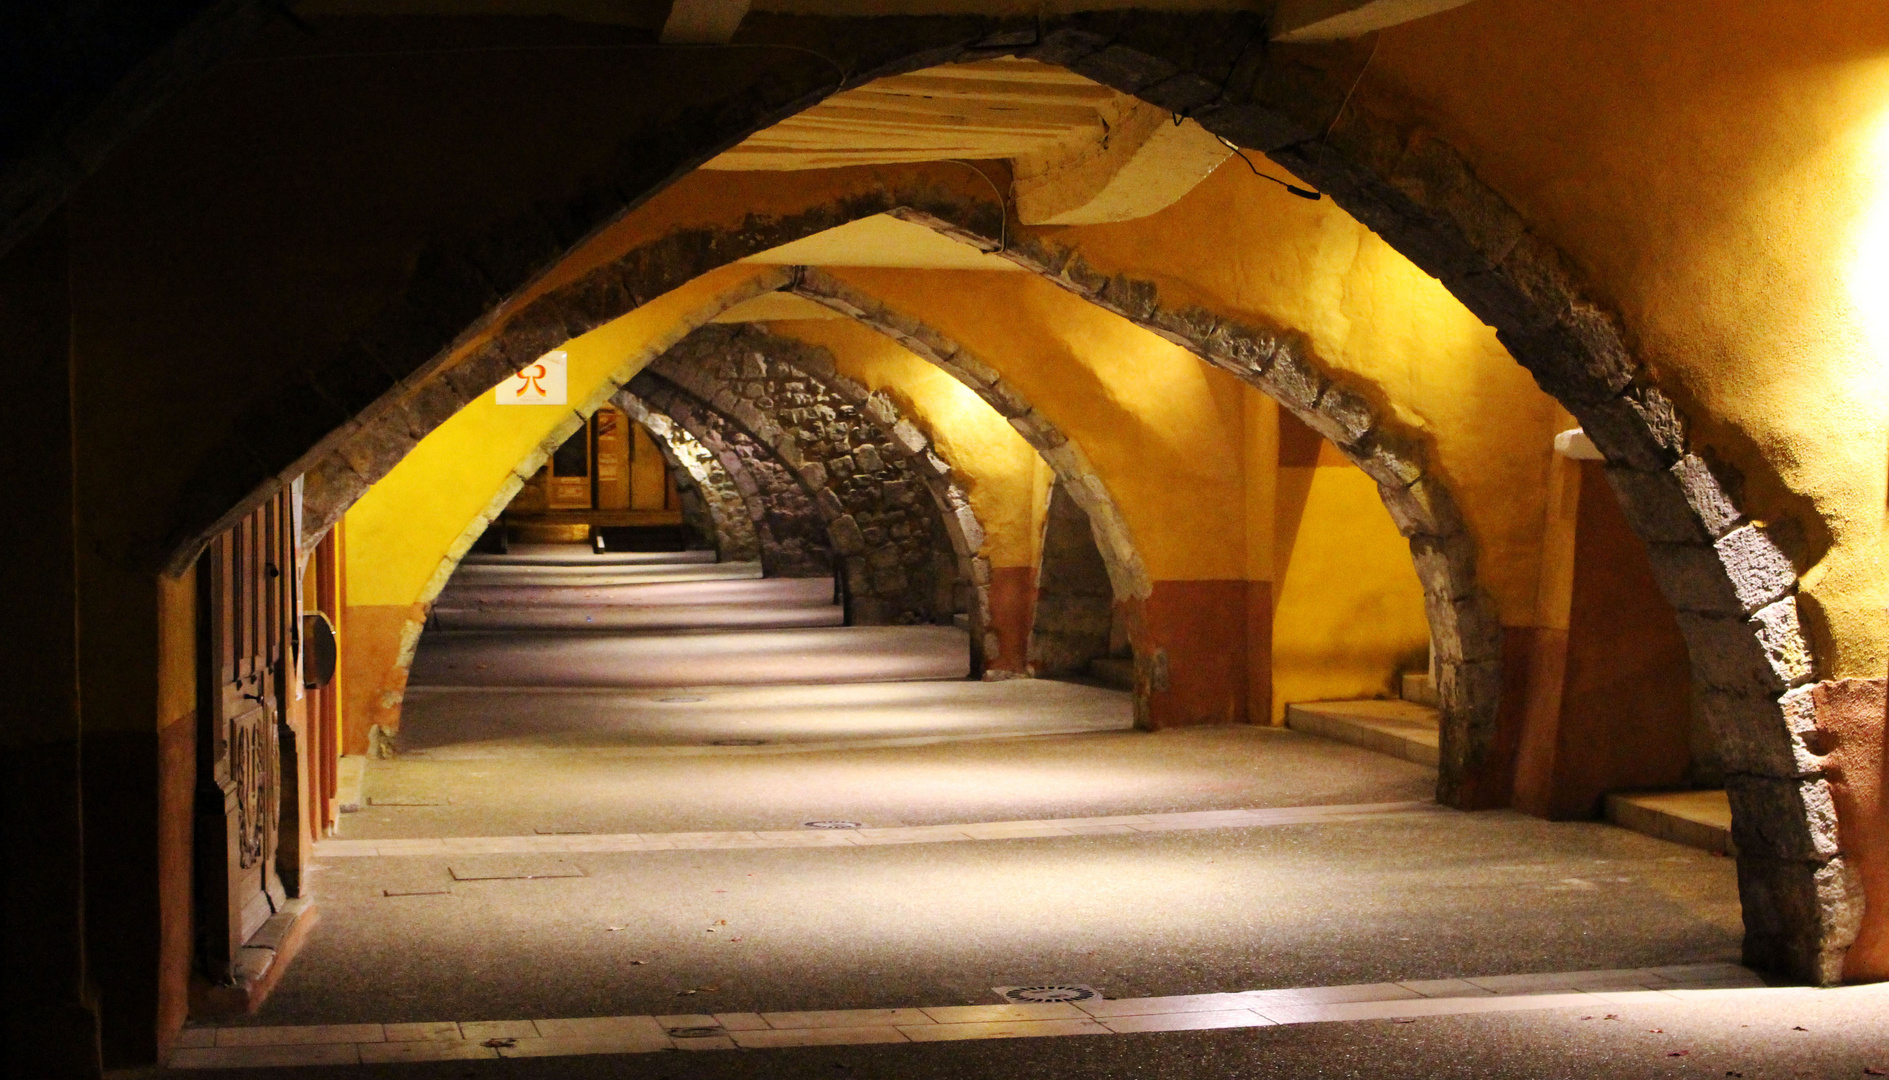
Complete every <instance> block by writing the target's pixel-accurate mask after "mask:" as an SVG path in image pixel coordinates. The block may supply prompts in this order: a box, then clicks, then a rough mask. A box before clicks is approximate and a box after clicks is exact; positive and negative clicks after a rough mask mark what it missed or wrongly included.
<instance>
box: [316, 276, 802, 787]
mask: <svg viewBox="0 0 1889 1080" xmlns="http://www.w3.org/2000/svg"><path fill="white" fill-rule="evenodd" d="M768 272H769V271H768V270H766V269H765V268H757V267H748V266H731V267H724V268H723V269H721V270H717V271H715V272H713V273H709V274H705V275H703V276H702V277H700V278H698V279H696V280H695V281H692V282H690V283H689V284H687V285H685V286H683V287H682V288H679V289H676V290H674V291H672V292H670V293H667V294H665V295H663V296H661V297H658V298H656V299H655V300H652V301H650V302H649V303H647V304H645V305H643V306H642V307H640V308H638V309H637V310H635V311H633V312H631V313H629V314H628V315H624V316H623V317H621V318H619V319H616V320H613V321H612V322H609V323H607V324H605V325H603V326H601V327H598V328H597V329H595V330H592V331H591V332H590V333H587V334H584V335H583V336H581V337H578V338H575V339H573V340H571V341H569V342H567V343H566V344H565V345H564V346H563V348H564V350H565V352H566V353H567V354H568V356H569V360H568V376H567V401H568V402H569V404H567V405H505V406H501V405H499V404H498V403H497V400H496V398H495V396H494V395H493V394H492V393H490V392H488V393H485V394H481V395H480V396H479V398H478V400H476V401H473V402H471V403H470V404H468V405H466V406H465V407H464V408H462V409H461V410H460V411H459V412H457V413H455V414H454V415H453V416H452V417H451V418H450V419H448V420H447V421H446V422H445V423H443V424H441V425H440V426H439V427H437V428H435V429H434V430H433V431H432V432H431V433H430V434H429V435H427V437H426V438H424V439H422V440H420V442H419V443H418V444H417V445H416V446H414V448H413V449H412V450H411V451H409V452H408V454H407V456H406V457H405V458H403V459H402V460H401V462H400V463H399V464H398V465H396V466H394V468H393V469H392V470H390V471H389V472H388V474H387V475H386V476H384V477H382V478H381V480H380V482H379V483H376V484H375V485H374V486H373V487H371V488H369V489H368V491H367V493H366V494H365V495H363V496H361V499H360V501H358V502H356V503H355V504H354V506H353V507H351V508H350V509H349V510H348V513H347V516H346V520H345V526H346V529H347V537H348V542H347V545H346V546H345V548H344V549H343V552H344V554H343V563H344V566H345V570H344V577H345V580H346V582H347V606H346V609H345V612H344V620H345V625H346V628H347V637H346V646H345V648H344V649H343V651H342V656H341V668H342V675H343V682H344V685H345V686H346V687H347V689H346V692H345V697H344V698H343V700H342V718H341V723H342V729H343V732H344V733H345V734H344V738H343V746H342V749H343V751H344V752H346V753H351V754H355V753H363V752H365V751H366V750H367V747H368V743H367V732H368V728H369V727H370V726H372V725H375V724H379V725H381V726H383V727H387V728H390V729H391V728H395V727H398V726H399V722H400V703H401V699H402V695H403V694H404V693H405V690H406V677H407V665H408V663H409V662H410V661H411V659H412V655H413V648H414V646H415V645H416V644H417V643H418V641H419V636H420V629H421V626H422V623H423V621H424V619H425V617H426V605H427V604H428V603H430V602H431V601H432V599H433V597H434V596H436V595H438V593H439V590H440V589H441V588H442V587H444V586H445V584H446V579H447V578H448V577H450V576H451V574H452V571H453V568H454V567H455V566H457V565H458V562H459V559H460V558H461V557H463V556H464V555H465V553H466V551H467V550H468V549H469V548H470V547H471V545H472V543H473V541H475V540H477V539H478V535H479V532H480V531H482V529H483V523H484V521H486V520H488V519H490V518H491V517H492V516H495V515H496V514H497V513H498V512H499V511H500V510H503V509H504V507H505V504H506V503H507V502H509V501H510V500H511V497H512V495H513V494H515V493H516V491H517V489H518V486H519V485H520V484H521V483H522V482H523V481H524V479H525V478H526V477H527V476H529V475H530V474H531V473H532V472H533V471H535V470H536V469H537V467H538V466H539V464H541V463H542V461H543V460H544V457H545V456H546V455H548V454H549V453H550V452H551V451H552V450H554V449H556V447H557V446H558V444H559V443H561V442H562V441H563V440H564V439H565V438H566V437H567V436H569V435H570V433H571V432H572V431H575V430H576V429H577V426H578V425H579V424H581V423H582V422H583V419H582V418H583V417H585V416H588V415H589V414H590V413H591V412H593V411H595V409H596V408H597V407H598V406H599V405H601V404H602V403H603V402H604V400H606V399H607V398H608V396H609V395H610V394H611V393H613V392H615V389H616V387H617V386H620V385H621V384H622V383H624V382H627V381H629V379H630V378H631V376H633V375H635V374H636V372H637V371H639V370H641V369H642V367H643V365H644V364H647V363H648V362H649V361H650V360H652V359H654V358H655V357H656V356H657V355H659V354H660V353H661V352H662V351H663V350H664V349H667V348H668V347H669V346H670V345H673V344H674V343H675V342H676V341H677V340H679V339H680V338H681V337H682V336H683V335H684V334H686V333H688V332H689V330H691V329H693V328H694V327H695V326H699V325H701V324H702V323H703V322H705V321H707V320H708V319H709V318H712V317H713V316H714V315H716V314H718V313H719V312H720V311H721V310H723V309H724V308H725V307H727V306H728V305H729V304H731V303H734V302H738V301H739V300H741V299H745V298H746V297H747V296H749V295H751V294H752V293H753V291H754V289H755V287H756V285H755V282H756V280H757V279H758V278H760V277H761V276H763V275H765V274H767V273H768Z"/></svg>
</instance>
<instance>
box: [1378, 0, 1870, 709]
mask: <svg viewBox="0 0 1889 1080" xmlns="http://www.w3.org/2000/svg"><path fill="white" fill-rule="evenodd" d="M1373 67H1374V71H1373V74H1372V75H1371V77H1370V78H1369V79H1368V80H1367V81H1366V84H1365V86H1364V88H1363V89H1362V90H1361V91H1360V93H1361V94H1363V95H1366V96H1367V99H1368V103H1369V104H1370V105H1372V106H1373V107H1377V108H1383V109H1387V110H1393V111H1394V112H1395V113H1396V114H1400V115H1403V116H1408V117H1412V118H1413V119H1417V120H1420V121H1422V122H1424V123H1426V124H1428V125H1431V126H1433V127H1434V128H1435V129H1436V130H1437V131H1438V132H1439V133H1441V134H1442V135H1443V136H1444V137H1445V138H1446V139H1448V140H1449V141H1450V142H1451V143H1452V144H1453V145H1455V146H1456V147H1458V148H1459V149H1461V150H1462V151H1463V153H1464V154H1465V156H1466V157H1467V158H1468V159H1469V161H1470V162H1471V164H1472V166H1473V167H1474V168H1475V170H1476V173H1477V175H1478V176H1479V177H1480V178H1481V179H1482V180H1483V181H1484V182H1485V183H1488V184H1490V185H1491V186H1492V187H1494V188H1495V189H1496V190H1497V191H1499V192H1500V193H1501V194H1502V195H1503V196H1504V197H1505V198H1507V199H1508V200H1509V201H1510V202H1511V203H1512V204H1513V205H1514V206H1515V207H1516V208H1517V209H1518V210H1519V211H1520V212H1521V214H1522V215H1523V217H1524V218H1525V219H1527V221H1528V222H1529V227H1530V228H1531V229H1533V230H1535V231H1536V232H1538V233H1540V234H1541V235H1543V236H1545V237H1547V238H1548V239H1550V240H1552V241H1553V242H1554V243H1555V244H1557V245H1558V246H1560V247H1561V248H1562V249H1563V250H1565V251H1567V252H1568V253H1569V254H1570V255H1571V256H1572V257H1573V258H1574V259H1575V260H1576V261H1577V263H1578V264H1579V265H1580V266H1581V267H1582V269H1583V270H1585V271H1586V273H1587V276H1588V278H1589V280H1590V281H1591V282H1592V283H1593V284H1594V286H1596V287H1597V289H1598V290H1599V292H1600V294H1601V297H1602V299H1604V300H1606V301H1608V302H1611V303H1612V304H1614V305H1616V306H1617V307H1618V309H1619V311H1620V312H1621V314H1622V315H1623V316H1624V318H1625V319H1626V322H1627V328H1628V332H1629V336H1630V338H1631V339H1632V340H1633V341H1634V344H1635V348H1636V352H1637V354H1638V356H1639V357H1640V358H1641V359H1643V360H1645V361H1646V362H1648V363H1649V364H1650V365H1651V367H1652V370H1653V373H1654V375H1655V377H1656V378H1657V379H1658V380H1659V385H1660V386H1661V388H1662V389H1664V390H1666V391H1667V392H1668V393H1670V394H1672V395H1674V397H1675V398H1676V399H1677V400H1678V401H1679V403H1680V404H1681V406H1682V408H1683V409H1684V410H1685V412H1686V413H1687V414H1688V416H1689V417H1690V418H1691V419H1692V420H1693V421H1694V422H1695V427H1694V432H1693V434H1694V437H1695V438H1697V439H1700V440H1702V441H1703V442H1705V443H1706V444H1708V445H1710V446H1711V447H1712V448H1713V449H1714V450H1715V451H1717V452H1718V453H1719V454H1720V455H1722V456H1723V457H1724V458H1725V459H1727V460H1729V461H1731V462H1732V463H1734V464H1735V465H1736V466H1737V467H1738V468H1739V469H1740V470H1741V471H1742V472H1744V474H1745V476H1746V489H1745V494H1746V498H1747V500H1748V505H1749V506H1750V507H1751V509H1752V510H1753V511H1754V512H1755V514H1756V516H1758V517H1760V518H1764V519H1773V520H1775V519H1778V518H1782V517H1789V518H1791V519H1792V520H1793V521H1794V522H1795V523H1796V524H1797V525H1798V526H1799V527H1801V528H1802V529H1803V530H1804V531H1805V533H1806V534H1807V535H1806V538H1805V543H1804V545H1803V547H1804V552H1803V556H1802V558H1801V559H1800V560H1799V563H1800V565H1799V569H1800V570H1803V571H1806V572H1805V574H1804V578H1803V585H1804V600H1805V602H1804V603H1802V604H1801V605H1800V606H1801V607H1802V609H1803V610H1804V613H1805V615H1806V616H1807V620H1808V622H1809V624H1810V629H1811V631H1812V633H1813V635H1814V639H1815V642H1816V644H1817V645H1818V647H1819V652H1820V654H1821V659H1822V660H1823V661H1824V662H1825V663H1827V664H1828V665H1829V668H1828V670H1826V671H1824V672H1822V673H1821V674H1824V675H1826V676H1863V677H1878V678H1879V677H1881V676H1882V673H1883V670H1884V667H1885V665H1889V633H1885V630H1886V629H1889V628H1886V627H1885V623H1884V617H1883V608H1884V605H1885V603H1889V574H1885V560H1884V552H1883V549H1882V544H1883V539H1882V530H1883V517H1884V514H1883V507H1884V503H1885V495H1886V494H1889V493H1886V492H1885V473H1886V471H1889V470H1886V467H1885V453H1884V451H1885V446H1886V445H1889V440H1886V439H1885V433H1886V431H1889V392H1886V391H1889V314H1885V313H1889V7H1885V6H1884V5H1882V4H1877V3H1869V2H1851V3H1824V4H1816V5H1805V4H1802V3H1799V2H1795V0H1741V2H1740V3H1736V4H1722V5H1714V6H1713V7H1712V10H1711V17H1709V18H1701V17H1699V11H1698V10H1697V9H1696V8H1694V7H1691V6H1689V5H1685V4H1663V3H1656V2H1649V0H1595V2H1592V3H1586V4H1581V5H1578V6H1570V5H1566V4H1557V3H1554V2H1551V0H1500V2H1488V0H1485V2H1482V3H1476V4H1470V5H1468V6H1467V7H1463V8H1459V9H1457V10H1455V11H1453V12H1449V13H1447V14H1444V15H1440V16H1437V17H1435V18H1433V19H1426V20H1421V21H1419V22H1415V23H1411V24H1409V25H1408V26H1403V27H1398V28H1397V29H1395V30H1393V31H1390V32H1389V33H1387V34H1385V35H1384V40H1383V44H1382V48H1381V50H1380V55H1379V57H1378V59H1377V61H1376V63H1375V64H1374V66H1373ZM1390 95H1395V100H1392V99H1391V97H1390ZM1542 132H1553V133H1554V134H1553V137H1552V138H1543V137H1541V133H1542Z"/></svg>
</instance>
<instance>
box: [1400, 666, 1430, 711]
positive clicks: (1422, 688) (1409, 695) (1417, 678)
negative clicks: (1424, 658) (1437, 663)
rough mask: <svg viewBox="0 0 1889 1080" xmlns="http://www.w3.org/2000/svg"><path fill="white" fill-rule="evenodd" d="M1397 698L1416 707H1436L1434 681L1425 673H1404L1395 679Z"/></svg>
mask: <svg viewBox="0 0 1889 1080" xmlns="http://www.w3.org/2000/svg"><path fill="white" fill-rule="evenodd" d="M1397 683H1398V686H1397V696H1398V697H1401V698H1403V699H1404V700H1405V701H1411V702H1415V703H1416V704H1418V705H1428V706H1429V707H1431V708H1432V709H1434V708H1436V707H1437V704H1438V703H1437V696H1436V681H1435V680H1434V679H1432V678H1430V673H1429V672H1427V671H1406V672H1404V673H1403V674H1402V675H1400V676H1398V679H1397Z"/></svg>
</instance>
